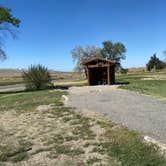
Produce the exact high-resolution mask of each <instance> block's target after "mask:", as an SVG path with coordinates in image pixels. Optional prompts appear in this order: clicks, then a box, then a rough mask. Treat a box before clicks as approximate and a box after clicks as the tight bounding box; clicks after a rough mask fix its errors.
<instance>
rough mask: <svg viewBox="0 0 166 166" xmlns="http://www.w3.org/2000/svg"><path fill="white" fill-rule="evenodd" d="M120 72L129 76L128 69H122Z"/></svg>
mask: <svg viewBox="0 0 166 166" xmlns="http://www.w3.org/2000/svg"><path fill="white" fill-rule="evenodd" d="M120 72H121V74H127V73H128V69H125V68H121V70H120Z"/></svg>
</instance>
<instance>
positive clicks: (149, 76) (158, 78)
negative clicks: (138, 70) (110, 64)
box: [116, 73, 166, 98]
mask: <svg viewBox="0 0 166 166" xmlns="http://www.w3.org/2000/svg"><path fill="white" fill-rule="evenodd" d="M116 81H117V82H119V83H124V85H121V86H120V88H122V89H128V90H132V91H136V92H140V93H143V94H148V95H153V96H157V97H164V98H165V97H166V73H145V74H128V75H120V76H117V79H116Z"/></svg>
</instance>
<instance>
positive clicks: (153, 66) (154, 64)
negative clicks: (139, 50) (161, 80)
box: [146, 54, 166, 71]
mask: <svg viewBox="0 0 166 166" xmlns="http://www.w3.org/2000/svg"><path fill="white" fill-rule="evenodd" d="M165 67H166V63H165V62H163V61H161V60H160V59H159V58H157V56H156V54H154V55H153V56H151V57H150V60H149V62H148V63H147V64H146V68H147V70H148V71H151V70H154V71H155V70H161V69H163V68H165Z"/></svg>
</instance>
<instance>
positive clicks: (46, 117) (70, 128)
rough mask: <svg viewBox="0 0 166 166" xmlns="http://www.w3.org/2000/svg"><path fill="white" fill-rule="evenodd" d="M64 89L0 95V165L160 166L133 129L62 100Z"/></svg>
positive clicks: (152, 148) (154, 152)
mask: <svg viewBox="0 0 166 166" xmlns="http://www.w3.org/2000/svg"><path fill="white" fill-rule="evenodd" d="M64 94H67V92H65V91H55V90H45V91H34V92H17V93H14V92H12V93H6V94H5V93H3V94H1V95H0V113H1V116H0V140H1V142H0V165H7V164H18V165H19V164H20V165H25V166H29V165H30V166H32V165H34V166H36V165H48V166H49V165H58V166H65V165H66V166H77V165H79V166H80V165H85V166H91V165H102V166H103V165H106V166H107V165H108V166H110V165H111V166H165V164H166V158H165V157H164V155H162V153H161V151H160V150H159V148H158V147H157V146H155V145H152V144H147V143H145V142H144V141H143V138H142V136H141V135H139V134H138V133H136V132H132V131H128V129H126V128H123V127H121V126H120V125H117V124H114V123H112V122H111V121H109V120H106V119H104V118H103V117H101V116H98V115H94V114H93V116H92V115H86V116H85V115H82V114H80V113H78V112H76V110H74V109H73V108H68V107H65V106H64V105H63V102H62V99H61V97H62V95H64Z"/></svg>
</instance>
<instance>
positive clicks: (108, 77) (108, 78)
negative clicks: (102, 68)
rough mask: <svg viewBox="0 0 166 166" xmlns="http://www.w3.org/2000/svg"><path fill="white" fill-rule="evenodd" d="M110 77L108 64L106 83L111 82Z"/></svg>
mask: <svg viewBox="0 0 166 166" xmlns="http://www.w3.org/2000/svg"><path fill="white" fill-rule="evenodd" d="M110 78H111V77H110V65H108V67H107V83H108V85H110V84H111V79H110Z"/></svg>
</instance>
